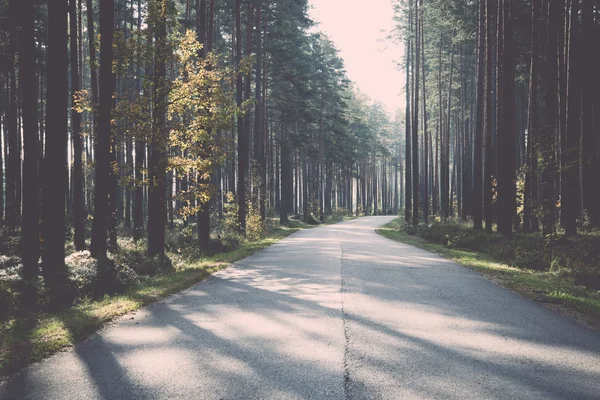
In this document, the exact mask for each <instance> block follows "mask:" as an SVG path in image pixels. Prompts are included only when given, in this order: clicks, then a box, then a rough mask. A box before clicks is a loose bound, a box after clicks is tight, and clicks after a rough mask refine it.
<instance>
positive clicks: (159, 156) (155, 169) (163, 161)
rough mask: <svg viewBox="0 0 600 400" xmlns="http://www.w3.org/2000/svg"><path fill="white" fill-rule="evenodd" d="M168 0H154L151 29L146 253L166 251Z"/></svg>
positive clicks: (152, 254) (151, 255) (149, 254)
mask: <svg viewBox="0 0 600 400" xmlns="http://www.w3.org/2000/svg"><path fill="white" fill-rule="evenodd" d="M170 1H171V0H155V1H154V2H153V3H154V4H153V6H154V8H151V11H150V12H151V13H153V17H152V18H151V20H152V21H156V23H155V29H154V41H155V55H154V90H153V103H154V113H153V120H154V129H153V131H152V152H151V155H150V164H149V166H148V167H149V173H150V182H149V188H148V250H147V252H148V256H149V257H155V256H162V255H164V252H165V229H166V226H165V222H166V221H165V219H166V213H167V209H166V206H167V199H166V173H167V141H168V135H169V132H168V130H167V126H166V123H167V120H166V116H167V115H166V114H167V102H168V96H169V87H168V83H167V74H166V72H167V71H166V67H167V65H166V63H167V52H168V43H167V9H168V7H167V5H168V3H170Z"/></svg>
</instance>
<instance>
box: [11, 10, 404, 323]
mask: <svg viewBox="0 0 600 400" xmlns="http://www.w3.org/2000/svg"><path fill="white" fill-rule="evenodd" d="M308 7H309V6H308V2H307V1H306V0H282V1H260V0H253V1H241V0H237V1H233V2H225V1H217V0H197V1H191V0H144V1H142V0H115V1H97V0H85V1H83V0H64V1H62V0H59V1H49V2H48V1H41V0H25V1H22V0H3V1H1V2H0V19H1V20H0V27H1V28H0V29H1V30H0V58H1V60H2V62H1V70H0V126H1V133H2V135H1V136H2V151H0V157H1V158H2V159H1V160H0V168H2V171H0V176H1V177H2V185H0V217H1V218H0V221H1V224H2V240H1V243H0V245H1V247H0V252H1V253H2V268H1V270H2V271H1V273H2V274H3V279H2V280H1V282H2V294H3V296H2V297H3V301H4V303H3V305H2V309H3V314H4V317H7V316H9V315H10V314H11V313H12V312H13V311H15V310H16V311H18V310H29V311H36V310H60V309H62V308H64V307H66V306H68V305H70V304H72V303H73V301H76V299H83V298H86V297H90V296H91V297H92V298H101V297H102V296H103V295H104V294H106V293H116V292H119V291H122V290H124V289H125V288H126V287H127V286H128V285H131V284H132V283H135V282H137V281H138V278H140V277H141V278H143V277H144V276H147V275H155V274H160V273H162V272H164V271H169V270H172V269H173V268H174V266H173V260H172V259H171V258H170V256H169V255H170V254H171V255H172V254H178V253H185V255H186V256H187V257H188V258H190V259H194V258H199V257H202V255H203V254H212V253H214V252H219V251H223V250H227V249H231V248H235V247H236V246H237V245H238V243H239V242H240V241H247V240H253V239H256V238H258V237H260V236H261V235H264V234H266V233H268V231H269V229H270V228H272V227H273V226H276V225H278V224H282V225H286V224H288V222H289V220H290V218H291V217H294V218H295V219H298V220H300V221H304V223H308V224H319V223H321V222H324V221H326V220H329V219H331V218H341V216H343V215H350V214H360V213H365V214H378V213H397V212H398V205H399V196H400V194H399V189H400V184H399V175H400V160H401V155H400V147H399V144H400V139H399V138H400V131H399V126H400V122H399V119H398V120H397V121H395V122H394V121H393V119H392V118H391V117H390V116H389V114H388V113H387V111H385V110H384V107H383V106H382V105H381V104H380V103H377V102H375V101H373V100H371V99H369V98H368V97H367V96H366V95H364V94H362V93H361V92H360V90H359V89H358V88H356V87H355V86H354V85H353V84H352V83H351V82H350V81H349V80H348V78H347V77H346V73H345V70H344V64H343V61H342V60H341V58H340V57H339V55H338V50H337V49H336V48H335V45H334V44H333V43H332V41H331V40H330V39H329V38H328V37H327V36H326V35H325V34H323V33H321V32H319V31H318V29H317V28H316V26H315V25H314V23H313V22H312V21H311V20H310V18H309V16H308ZM398 118H399V117H398Z"/></svg>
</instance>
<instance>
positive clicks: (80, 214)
mask: <svg viewBox="0 0 600 400" xmlns="http://www.w3.org/2000/svg"><path fill="white" fill-rule="evenodd" d="M69 7H70V10H69V22H70V28H69V30H70V34H71V96H72V98H73V99H75V96H76V94H77V92H79V90H80V87H79V83H80V79H79V66H78V57H77V49H78V45H77V4H76V0H70V4H69ZM71 129H72V137H73V176H72V179H73V228H74V236H73V244H74V245H75V249H76V250H78V251H81V250H83V249H85V224H84V218H85V204H84V198H83V141H82V137H81V114H80V113H79V112H77V111H76V110H75V108H74V107H72V108H71Z"/></svg>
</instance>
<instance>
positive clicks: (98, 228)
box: [90, 1, 115, 258]
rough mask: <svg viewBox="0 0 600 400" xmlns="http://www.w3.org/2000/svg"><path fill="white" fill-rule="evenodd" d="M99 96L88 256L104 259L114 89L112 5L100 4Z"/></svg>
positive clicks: (105, 253) (107, 217) (108, 2)
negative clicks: (90, 237) (93, 193)
mask: <svg viewBox="0 0 600 400" xmlns="http://www.w3.org/2000/svg"><path fill="white" fill-rule="evenodd" d="M100 35H101V36H100V38H101V39H100V87H101V88H102V92H101V93H100V98H99V105H98V123H97V128H98V129H97V132H96V135H95V136H96V138H95V139H96V151H95V153H96V154H95V155H96V193H95V196H94V223H93V225H92V242H91V246H90V249H91V252H92V254H93V255H94V256H95V257H101V258H104V257H106V255H107V232H108V227H109V225H108V224H109V218H110V209H109V191H110V174H111V171H110V169H111V166H110V144H111V143H110V142H111V109H112V95H113V88H114V84H113V81H114V79H115V78H114V75H113V72H112V63H113V49H112V45H113V37H114V3H113V2H112V1H104V2H101V3H100Z"/></svg>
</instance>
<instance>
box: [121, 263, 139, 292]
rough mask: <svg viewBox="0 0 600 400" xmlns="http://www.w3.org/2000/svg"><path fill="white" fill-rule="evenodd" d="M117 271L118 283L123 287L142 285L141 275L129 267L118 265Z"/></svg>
mask: <svg viewBox="0 0 600 400" xmlns="http://www.w3.org/2000/svg"><path fill="white" fill-rule="evenodd" d="M115 271H116V273H117V276H116V278H117V281H118V282H119V284H121V285H122V286H123V287H130V286H133V285H136V284H138V283H140V277H139V275H138V274H137V273H136V272H135V271H134V270H133V269H132V268H130V267H128V266H127V265H121V264H116V265H115Z"/></svg>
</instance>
